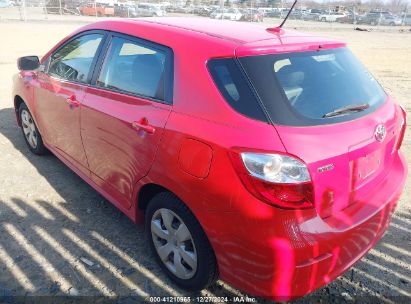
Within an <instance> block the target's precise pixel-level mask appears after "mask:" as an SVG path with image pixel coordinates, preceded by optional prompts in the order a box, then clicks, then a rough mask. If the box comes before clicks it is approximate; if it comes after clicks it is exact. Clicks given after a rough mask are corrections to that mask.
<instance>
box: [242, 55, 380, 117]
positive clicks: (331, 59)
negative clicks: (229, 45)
mask: <svg viewBox="0 0 411 304" xmlns="http://www.w3.org/2000/svg"><path fill="white" fill-rule="evenodd" d="M239 61H240V62H241V64H242V66H243V67H244V69H245V72H246V73H247V75H248V77H249V79H250V81H251V83H252V85H253V87H254V88H255V89H256V91H257V94H258V96H259V97H260V99H261V100H262V102H263V104H264V106H265V107H266V109H267V111H268V114H269V115H270V116H271V120H272V121H273V122H274V123H277V124H283V125H317V124H328V123H335V122H340V121H346V120H350V119H354V118H357V117H360V116H362V115H365V114H367V113H370V112H371V111H374V110H375V109H376V108H377V107H379V106H380V105H381V104H382V103H383V102H384V100H385V98H386V95H385V92H384V90H383V89H382V88H381V86H380V85H379V84H378V82H377V81H376V80H375V79H374V77H373V76H372V75H371V74H370V73H369V72H368V71H367V70H366V69H365V68H364V66H363V65H362V64H361V63H360V62H359V61H358V60H357V59H356V58H355V57H354V55H353V54H352V53H351V52H350V51H349V50H348V49H346V48H339V49H332V50H321V51H314V52H301V53H287V54H276V55H261V56H250V57H241V58H239ZM364 104H365V105H366V107H365V108H364V109H361V110H356V111H342V112H341V113H338V115H329V116H327V114H328V113H330V112H333V111H336V110H338V109H343V108H346V107H351V106H358V105H364Z"/></svg>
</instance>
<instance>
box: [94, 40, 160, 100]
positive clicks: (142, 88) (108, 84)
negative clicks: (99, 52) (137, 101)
mask: <svg viewBox="0 0 411 304" xmlns="http://www.w3.org/2000/svg"><path fill="white" fill-rule="evenodd" d="M166 60H167V55H166V53H165V52H163V51H161V50H158V49H155V48H151V47H148V46H146V45H142V44H139V43H137V42H135V41H131V40H127V39H124V38H120V37H114V38H113V39H112V42H111V45H110V48H109V50H108V53H107V56H106V58H105V60H104V63H103V66H102V69H101V72H100V75H99V77H98V80H97V83H96V84H97V86H99V87H102V88H107V89H110V90H114V91H119V92H124V93H131V94H133V95H141V96H143V97H149V98H154V99H158V100H165V84H166V63H167V62H166Z"/></svg>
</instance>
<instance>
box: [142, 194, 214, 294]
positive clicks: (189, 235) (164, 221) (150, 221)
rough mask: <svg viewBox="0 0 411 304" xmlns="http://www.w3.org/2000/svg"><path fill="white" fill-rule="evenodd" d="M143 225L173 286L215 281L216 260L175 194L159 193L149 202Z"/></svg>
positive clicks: (202, 285)
mask: <svg viewBox="0 0 411 304" xmlns="http://www.w3.org/2000/svg"><path fill="white" fill-rule="evenodd" d="M146 227H147V237H148V239H149V242H150V245H151V248H152V250H153V252H154V254H155V256H156V259H157V261H158V263H159V264H160V266H161V268H162V269H163V270H164V271H165V272H166V273H167V275H168V276H169V277H170V278H171V279H172V280H173V281H174V282H176V283H177V285H179V286H181V287H182V288H185V289H187V290H201V289H203V288H207V287H208V286H210V285H212V284H213V283H214V282H215V281H216V280H217V277H218V271H217V262H216V258H215V255H214V252H213V249H212V248H211V245H210V243H209V241H208V238H207V236H206V234H205V233H204V231H203V229H202V228H201V226H200V224H199V222H198V221H197V219H196V218H195V217H194V215H193V214H192V212H191V211H190V210H189V209H188V207H187V206H186V205H185V204H184V203H183V202H182V201H181V200H180V199H178V198H177V197H176V196H175V195H173V194H172V193H169V192H162V193H160V194H158V195H156V196H155V197H154V198H153V199H152V200H151V201H150V203H149V205H148V207H147V210H146Z"/></svg>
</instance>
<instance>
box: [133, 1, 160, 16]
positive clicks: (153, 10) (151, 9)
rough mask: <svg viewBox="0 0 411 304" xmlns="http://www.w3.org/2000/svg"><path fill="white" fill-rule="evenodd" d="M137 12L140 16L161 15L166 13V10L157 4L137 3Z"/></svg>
mask: <svg viewBox="0 0 411 304" xmlns="http://www.w3.org/2000/svg"><path fill="white" fill-rule="evenodd" d="M137 14H138V15H139V16H141V17H162V16H165V15H166V11H165V10H163V9H162V8H161V7H160V6H158V5H154V4H151V3H139V4H138V5H137Z"/></svg>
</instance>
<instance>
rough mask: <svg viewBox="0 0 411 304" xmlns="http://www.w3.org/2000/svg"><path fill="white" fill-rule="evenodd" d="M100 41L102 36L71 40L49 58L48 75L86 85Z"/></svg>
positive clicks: (96, 35) (81, 37)
mask: <svg viewBox="0 0 411 304" xmlns="http://www.w3.org/2000/svg"><path fill="white" fill-rule="evenodd" d="M102 39H103V35H102V34H88V35H83V36H80V37H78V38H75V39H73V40H71V41H70V42H68V43H67V44H66V45H64V46H63V47H62V48H60V49H59V50H58V51H57V52H55V53H54V54H53V55H52V56H51V59H50V65H49V69H48V73H49V74H50V75H51V76H54V77H57V78H60V79H63V80H71V81H75V82H80V83H87V81H88V77H89V74H90V69H91V66H92V64H93V60H94V58H95V55H96V53H97V50H98V48H99V46H100V43H101V41H102Z"/></svg>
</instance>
